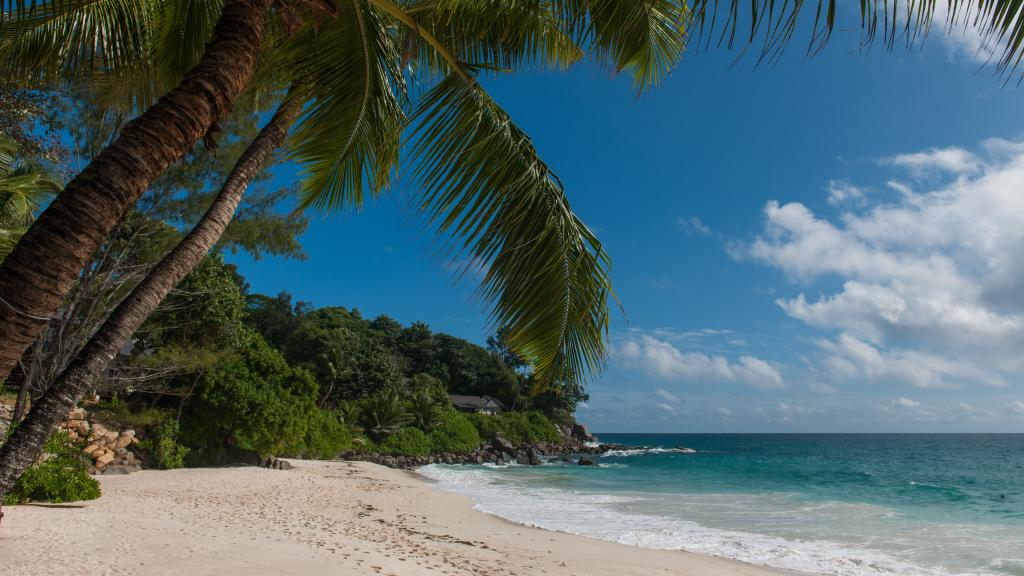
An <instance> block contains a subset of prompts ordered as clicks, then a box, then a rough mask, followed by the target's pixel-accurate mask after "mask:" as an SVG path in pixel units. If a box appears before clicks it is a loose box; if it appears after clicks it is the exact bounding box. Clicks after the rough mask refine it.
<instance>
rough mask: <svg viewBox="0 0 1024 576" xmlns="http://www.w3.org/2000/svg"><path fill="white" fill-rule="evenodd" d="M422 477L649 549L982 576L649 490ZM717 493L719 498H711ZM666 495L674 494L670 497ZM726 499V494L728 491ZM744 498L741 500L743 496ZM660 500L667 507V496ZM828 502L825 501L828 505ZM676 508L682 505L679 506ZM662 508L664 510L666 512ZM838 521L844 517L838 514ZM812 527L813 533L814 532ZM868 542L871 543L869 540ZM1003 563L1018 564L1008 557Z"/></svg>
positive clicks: (526, 517) (838, 571) (903, 573)
mask: <svg viewBox="0 0 1024 576" xmlns="http://www.w3.org/2000/svg"><path fill="white" fill-rule="evenodd" d="M419 472H420V474H422V475H423V476H425V477H427V478H430V479H432V480H434V481H436V482H437V484H438V486H439V487H440V488H442V489H444V490H448V491H452V492H457V493H460V494H463V495H467V496H469V497H471V498H473V500H474V501H475V502H476V505H475V507H476V508H477V509H478V510H481V511H483V512H487V513H490V514H494V515H496V516H500V517H502V518H506V519H508V520H512V521H515V522H519V523H522V524H526V525H530V526H537V527H540V528H546V529H549V530H559V531H563V532H569V533H574V534H579V535H582V536H589V537H592V538H599V539H602V540H608V541H612V542H619V543H622V544H629V545H634V546H641V547H646V548H657V549H671V550H686V551H689V552H695V553H700V554H709V555H715V556H723V557H726V558H732V559H735V560H741V561H744V562H749V563H754V564H762V565H766V566H773V567H777V568H784V569H790V570H799V571H804V572H814V573H822V574H832V575H835V576H896V575H898V576H983V574H982V573H980V572H977V571H971V572H964V571H963V570H955V569H945V570H944V569H940V568H937V567H927V566H922V565H918V564H916V563H913V562H910V561H908V560H905V559H902V558H899V557H896V556H894V555H892V554H888V553H886V552H883V551H880V550H876V549H872V548H869V547H867V546H866V545H865V546H858V545H853V544H844V543H837V542H832V541H828V540H820V539H811V538H809V537H806V538H805V537H801V536H799V535H797V534H793V535H790V536H788V537H786V538H783V537H779V536H771V535H765V534H758V533H755V532H752V531H744V530H728V529H721V528H709V527H707V526H704V525H701V524H699V523H697V522H694V521H691V520H688V519H684V518H683V517H680V516H671V515H664V514H663V513H659V512H658V510H659V507H658V504H659V501H658V500H652V496H651V495H636V496H632V495H610V494H597V493H590V492H580V491H572V490H565V489H561V488H553V487H536V483H530V485H526V483H523V482H516V481H514V480H512V479H509V478H506V477H503V474H502V473H501V472H499V471H497V470H485V469H482V468H475V467H454V466H426V467H424V468H420V470H419ZM710 496H711V497H714V496H715V495H710ZM665 498H673V497H672V496H667V495H666V496H665ZM723 498H724V496H723ZM757 498H763V497H761V496H758V495H749V499H748V500H745V501H742V502H738V505H739V506H741V507H746V506H747V505H750V504H752V503H755V502H760V505H761V506H764V511H765V514H766V516H769V517H770V516H771V515H772V513H773V512H772V510H774V514H777V515H778V517H779V518H782V517H783V516H784V515H788V516H790V517H792V516H793V513H794V512H795V513H796V514H797V515H799V516H803V515H805V514H808V513H811V512H813V510H812V508H813V506H812V507H809V508H806V509H799V510H793V509H790V510H789V511H788V512H787V513H782V512H780V509H781V507H780V506H779V504H778V502H768V501H765V500H763V499H762V500H757ZM741 500H742V499H741ZM660 503H661V504H668V503H669V501H668V500H665V501H662V502H660ZM822 506H827V504H822ZM678 507H679V506H677V507H676V508H678ZM834 507H835V508H836V509H835V510H830V511H829V513H830V514H835V515H836V516H840V517H841V516H847V517H848V516H850V515H857V514H862V515H865V516H871V517H875V518H877V517H881V516H884V515H886V514H887V513H888V512H887V511H885V510H884V509H878V508H877V507H870V506H860V505H855V504H848V503H836V505H835V506H834ZM662 512H663V510H662ZM839 521H840V522H841V521H843V520H842V519H839ZM813 533H814V532H813V531H809V534H813ZM867 540H870V538H868V539H867ZM1004 561H1005V562H1013V560H1010V559H1004Z"/></svg>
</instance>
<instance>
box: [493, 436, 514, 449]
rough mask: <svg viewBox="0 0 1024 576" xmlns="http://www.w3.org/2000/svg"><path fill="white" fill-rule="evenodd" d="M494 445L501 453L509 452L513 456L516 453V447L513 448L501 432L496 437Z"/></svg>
mask: <svg viewBox="0 0 1024 576" xmlns="http://www.w3.org/2000/svg"><path fill="white" fill-rule="evenodd" d="M493 444H494V447H495V448H496V449H497V450H499V451H501V452H508V453H510V454H511V453H513V452H515V451H516V447H515V446H513V445H512V443H511V442H509V441H508V439H506V438H505V436H504V435H502V433H501V432H498V433H497V434H495V435H494V442H493Z"/></svg>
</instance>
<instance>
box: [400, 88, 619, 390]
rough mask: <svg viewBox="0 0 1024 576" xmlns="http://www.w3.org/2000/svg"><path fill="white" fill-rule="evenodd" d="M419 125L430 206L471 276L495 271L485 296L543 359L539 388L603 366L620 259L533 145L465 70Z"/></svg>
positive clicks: (425, 203) (417, 139) (532, 355)
mask: <svg viewBox="0 0 1024 576" xmlns="http://www.w3.org/2000/svg"><path fill="white" fill-rule="evenodd" d="M415 122H416V129H415V131H414V134H413V145H412V156H413V161H414V165H415V174H416V177H417V179H418V181H419V182H420V184H421V187H422V189H423V191H422V194H423V196H422V200H421V202H420V208H421V209H422V211H423V212H424V213H425V214H426V215H427V216H428V218H429V219H430V221H431V222H433V223H434V225H435V226H436V228H437V231H438V232H439V233H441V234H442V235H445V236H448V237H450V238H451V239H452V240H451V242H450V243H449V244H448V246H447V248H448V249H449V251H450V254H451V255H452V257H453V258H454V259H455V261H461V262H462V268H463V270H468V269H470V268H473V267H478V266H482V267H483V268H484V269H485V270H486V272H485V275H484V278H483V282H482V286H481V290H480V295H481V297H482V299H483V301H484V302H486V303H487V304H490V305H491V306H493V312H492V315H491V321H492V323H493V324H494V325H495V326H497V327H500V328H503V329H506V330H507V334H508V341H509V344H510V345H511V346H512V347H513V348H514V349H515V350H516V351H517V352H519V353H520V354H521V355H522V356H523V357H524V358H526V359H527V360H529V361H530V362H531V363H532V364H533V366H534V368H535V374H536V376H537V378H536V380H537V383H538V385H539V387H541V388H543V387H547V386H552V385H558V384H559V383H561V382H565V381H576V380H578V379H580V378H582V377H583V376H584V375H585V374H586V373H587V372H589V371H591V370H594V369H597V368H599V367H600V366H601V364H602V359H603V356H604V342H603V337H604V335H605V334H606V332H607V328H608V307H607V304H608V296H609V294H610V292H611V286H610V278H609V272H608V271H609V267H610V262H609V259H608V256H607V254H605V252H604V250H603V249H602V248H601V244H600V242H599V241H598V240H597V238H596V237H595V236H594V235H593V234H592V233H591V232H590V230H588V229H587V227H586V226H585V225H584V224H583V223H582V222H581V221H580V220H579V218H577V217H576V216H575V215H574V214H573V213H572V211H571V209H570V208H569V203H568V201H567V199H566V197H565V194H564V191H563V189H562V185H561V183H560V182H559V180H558V179H557V177H556V176H555V175H554V174H553V173H552V172H551V171H550V170H549V169H548V167H547V166H546V165H545V164H544V162H543V161H541V160H540V158H539V157H538V156H537V153H536V150H535V149H534V147H533V144H532V143H531V142H530V139H529V138H528V137H527V136H526V134H524V133H523V132H522V131H521V130H520V129H519V128H518V127H517V126H516V125H515V124H514V123H513V122H512V121H511V119H510V118H509V117H508V115H507V114H506V113H505V112H504V110H502V109H501V108H500V107H499V106H498V105H497V104H496V103H495V102H494V101H493V100H491V99H490V97H489V96H487V94H486V93H484V92H483V90H482V89H480V87H479V85H477V84H476V83H469V82H466V81H464V80H463V79H462V78H460V77H458V76H455V75H452V76H449V77H448V78H446V79H444V80H443V81H441V82H440V83H439V84H438V85H437V86H436V87H435V88H433V89H432V90H431V91H430V92H429V93H427V94H426V95H425V96H424V98H423V101H422V102H421V104H420V106H419V108H418V110H417V113H416V116H415Z"/></svg>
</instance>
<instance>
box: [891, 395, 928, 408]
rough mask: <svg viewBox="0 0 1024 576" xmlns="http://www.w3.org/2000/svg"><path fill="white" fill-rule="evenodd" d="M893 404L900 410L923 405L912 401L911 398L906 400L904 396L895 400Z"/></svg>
mask: <svg viewBox="0 0 1024 576" xmlns="http://www.w3.org/2000/svg"><path fill="white" fill-rule="evenodd" d="M891 404H892V405H893V406H898V407H900V408H917V407H918V406H920V405H921V403H920V402H918V401H917V400H911V399H910V398H904V397H903V396H900V397H898V398H893V399H892V402H891Z"/></svg>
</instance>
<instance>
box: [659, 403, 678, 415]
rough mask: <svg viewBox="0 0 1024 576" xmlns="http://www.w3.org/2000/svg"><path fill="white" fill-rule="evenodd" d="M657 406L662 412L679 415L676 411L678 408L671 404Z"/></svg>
mask: <svg viewBox="0 0 1024 576" xmlns="http://www.w3.org/2000/svg"><path fill="white" fill-rule="evenodd" d="M657 408H658V409H659V410H661V411H662V412H665V413H666V414H671V415H672V416H678V415H679V412H676V409H675V408H673V407H671V406H669V405H668V404H658V405H657Z"/></svg>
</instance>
